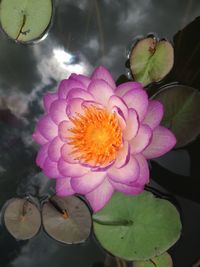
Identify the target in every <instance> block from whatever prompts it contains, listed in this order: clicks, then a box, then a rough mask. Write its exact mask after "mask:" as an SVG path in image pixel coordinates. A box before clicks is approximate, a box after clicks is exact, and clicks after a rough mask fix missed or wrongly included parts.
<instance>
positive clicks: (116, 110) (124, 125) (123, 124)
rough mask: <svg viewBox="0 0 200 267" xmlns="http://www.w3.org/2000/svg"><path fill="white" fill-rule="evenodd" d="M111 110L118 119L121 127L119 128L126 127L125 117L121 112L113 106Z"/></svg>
mask: <svg viewBox="0 0 200 267" xmlns="http://www.w3.org/2000/svg"><path fill="white" fill-rule="evenodd" d="M112 112H114V113H115V114H116V115H117V118H118V121H119V125H120V127H121V130H122V131H123V130H124V129H125V128H126V120H125V117H124V115H123V113H122V112H121V110H120V109H119V108H117V107H114V108H113V109H112Z"/></svg>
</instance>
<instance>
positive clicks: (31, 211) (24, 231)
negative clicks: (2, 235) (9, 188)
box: [4, 198, 41, 240]
mask: <svg viewBox="0 0 200 267" xmlns="http://www.w3.org/2000/svg"><path fill="white" fill-rule="evenodd" d="M4 224H5V226H6V228H7V230H8V232H9V233H10V234H11V235H12V236H13V237H15V238H16V239H19V240H27V239H30V238H32V237H34V236H35V235H36V234H37V233H38V231H39V229H40V226H41V216H40V212H39V210H38V208H37V207H36V205H34V204H33V203H31V202H30V201H29V200H27V199H21V198H14V199H11V200H10V201H9V202H8V203H6V207H5V211H4Z"/></svg>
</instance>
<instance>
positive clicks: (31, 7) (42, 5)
mask: <svg viewBox="0 0 200 267" xmlns="http://www.w3.org/2000/svg"><path fill="white" fill-rule="evenodd" d="M51 17H52V0H2V1H1V2H0V22H1V27H2V29H3V30H4V32H5V33H7V35H8V36H9V37H10V38H12V39H14V40H16V41H19V42H28V41H33V40H36V39H38V38H40V37H42V35H43V34H44V32H45V31H46V29H47V28H48V26H49V24H50V21H51Z"/></svg>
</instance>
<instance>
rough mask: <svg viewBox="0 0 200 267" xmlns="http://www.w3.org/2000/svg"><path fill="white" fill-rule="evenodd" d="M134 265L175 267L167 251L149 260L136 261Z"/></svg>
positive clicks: (135, 266)
mask: <svg viewBox="0 0 200 267" xmlns="http://www.w3.org/2000/svg"><path fill="white" fill-rule="evenodd" d="M133 267H173V262H172V258H171V256H170V255H169V253H167V252H166V253H164V254H162V255H160V256H158V257H155V258H153V259H150V260H147V261H138V262H134V263H133Z"/></svg>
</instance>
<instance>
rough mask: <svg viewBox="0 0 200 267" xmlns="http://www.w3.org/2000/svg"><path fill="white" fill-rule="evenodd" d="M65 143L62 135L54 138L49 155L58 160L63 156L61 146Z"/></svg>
mask: <svg viewBox="0 0 200 267" xmlns="http://www.w3.org/2000/svg"><path fill="white" fill-rule="evenodd" d="M63 145H64V142H63V141H62V140H61V139H60V137H58V136H57V137H56V138H54V139H53V140H52V142H51V143H50V145H49V149H48V156H49V158H50V159H51V160H52V161H55V162H57V161H58V160H59V158H60V157H61V148H62V146H63Z"/></svg>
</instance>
